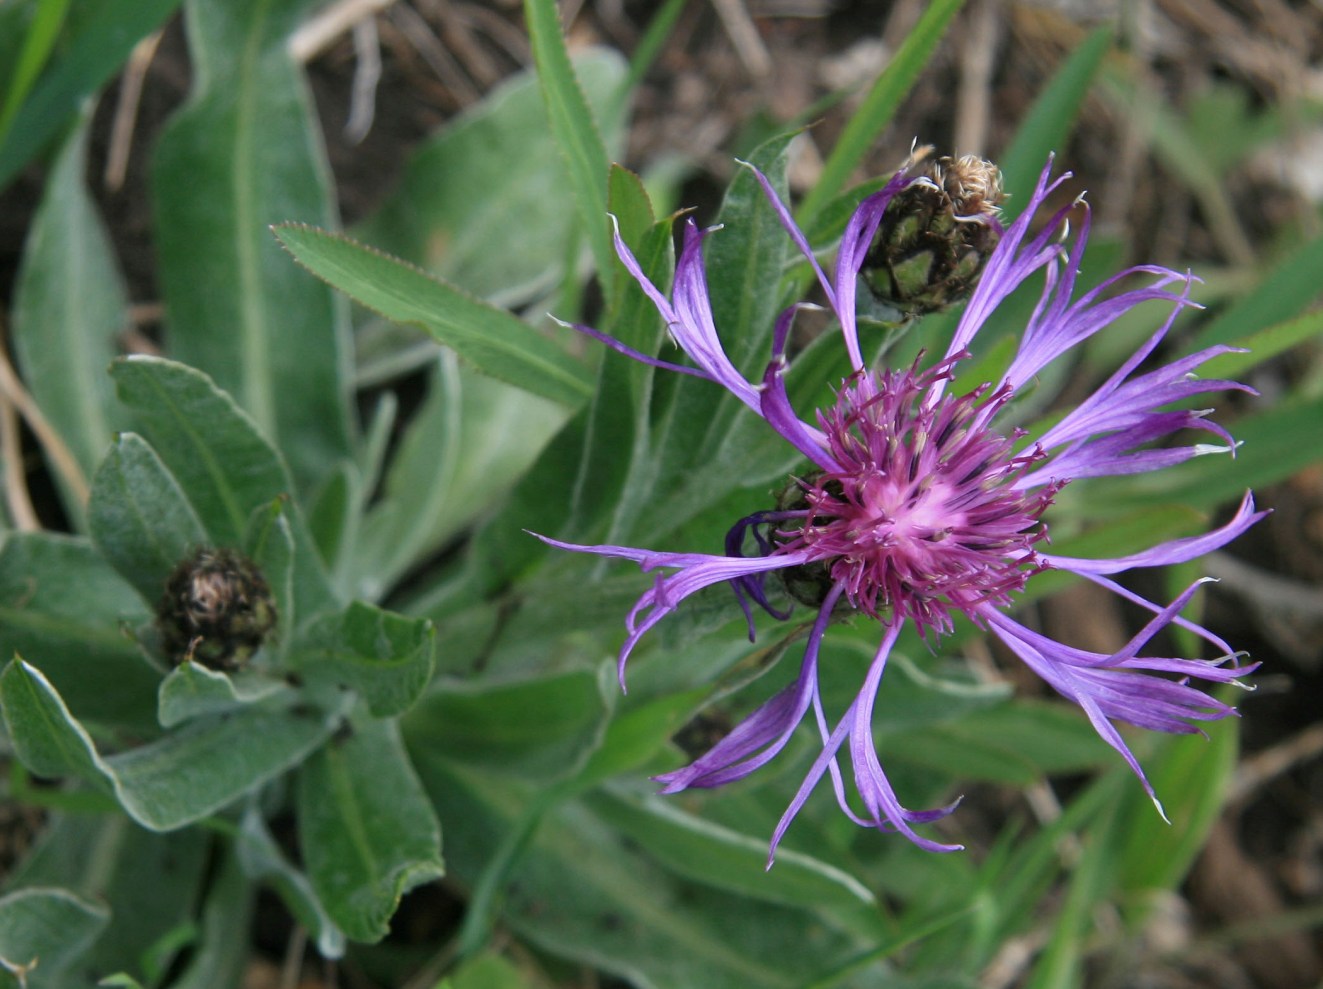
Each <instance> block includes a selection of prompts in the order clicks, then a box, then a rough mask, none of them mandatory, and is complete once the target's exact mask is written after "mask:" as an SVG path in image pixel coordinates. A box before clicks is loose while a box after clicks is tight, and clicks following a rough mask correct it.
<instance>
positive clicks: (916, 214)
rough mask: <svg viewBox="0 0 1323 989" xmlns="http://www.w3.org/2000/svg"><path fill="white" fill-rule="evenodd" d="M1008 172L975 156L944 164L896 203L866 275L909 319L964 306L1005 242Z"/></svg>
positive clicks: (878, 293)
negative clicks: (1003, 218) (1003, 211)
mask: <svg viewBox="0 0 1323 989" xmlns="http://www.w3.org/2000/svg"><path fill="white" fill-rule="evenodd" d="M1004 198H1005V195H1004V193H1003V192H1002V187H1001V171H1000V170H999V169H998V168H997V166H996V165H994V164H992V162H990V161H985V160H983V159H982V158H978V157H976V156H974V155H965V156H964V157H962V158H959V159H953V158H939V159H937V160H936V161H934V162H933V163H931V164H930V165H929V166H928V167H927V169H926V170H925V173H924V175H923V176H921V177H920V178H919V179H917V180H916V181H914V182H912V183H911V184H910V185H908V186H907V187H906V188H904V189H902V190H901V191H900V192H899V193H897V194H896V195H895V197H893V198H892V200H891V202H890V203H889V204H888V205H887V209H886V212H885V213H884V214H883V216H882V223H881V225H880V226H879V227H878V230H877V234H876V235H875V236H874V238H873V243H872V245H871V246H870V247H869V249H868V254H867V255H866V256H865V258H864V264H863V268H862V270H861V271H860V275H861V277H862V278H863V280H864V282H865V283H866V284H867V285H868V287H869V289H871V290H872V293H873V295H874V297H875V298H876V299H877V300H878V301H879V302H882V303H885V304H888V305H891V306H894V307H895V308H896V309H898V310H900V311H901V312H902V313H903V314H905V315H907V316H921V315H923V314H925V313H930V312H937V311H938V310H940V309H945V308H946V307H947V306H949V305H951V304H953V303H956V302H959V301H961V300H962V299H965V298H967V297H968V296H969V294H970V293H971V292H972V291H973V290H974V286H976V285H977V284H978V279H979V275H980V274H982V272H983V266H984V264H986V263H987V260H988V256H989V255H990V254H991V253H992V251H993V248H995V247H996V246H997V242H998V241H999V240H1000V239H1001V233H1002V228H1001V224H1000V223H999V222H998V221H997V215H998V213H999V212H1000V204H1001V202H1002V200H1003V199H1004Z"/></svg>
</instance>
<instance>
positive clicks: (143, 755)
mask: <svg viewBox="0 0 1323 989" xmlns="http://www.w3.org/2000/svg"><path fill="white" fill-rule="evenodd" d="M338 721H339V718H338V716H335V715H324V714H320V713H317V712H314V711H303V710H300V709H297V708H294V709H289V710H284V711H264V710H254V709H252V708H249V709H245V710H242V711H240V712H238V713H235V714H231V715H219V716H213V717H208V718H199V719H197V720H194V721H190V722H188V723H187V724H185V725H184V726H183V727H181V728H179V729H177V730H175V731H173V732H171V733H170V734H168V735H166V736H164V737H163V738H161V739H158V740H157V741H155V742H152V743H150V744H148V745H144V746H142V747H140V748H136V749H130V750H128V751H127V752H121V753H119V754H117V755H113V756H109V757H107V758H106V759H105V764H106V766H107V767H109V769H110V770H111V771H112V772H113V774H114V779H115V790H116V795H117V796H118V797H119V800H120V804H121V805H122V806H123V807H124V809H125V811H127V812H128V813H129V815H130V816H131V817H133V819H134V820H136V821H137V822H138V823H139V824H141V825H143V826H144V827H147V828H151V829H152V830H154V831H169V830H172V829H174V828H178V827H182V826H184V825H185V824H191V823H192V822H194V821H196V820H198V819H200V818H203V817H206V816H207V815H208V814H212V813H214V812H215V811H218V810H220V809H221V808H222V807H224V806H226V805H227V804H229V803H231V802H232V801H234V800H236V799H237V798H239V797H241V796H242V795H243V794H245V793H249V792H252V791H254V790H256V789H257V788H258V787H260V786H261V785H262V784H264V783H266V782H267V781H268V780H272V779H274V778H275V777H277V776H279V775H280V774H281V773H283V772H285V771H287V770H289V769H292V768H293V767H294V766H297V765H299V764H300V763H301V762H302V761H303V760H304V759H306V758H307V757H308V755H309V753H311V752H312V751H313V750H314V749H316V748H317V747H318V746H319V745H321V744H322V743H323V742H325V741H326V739H327V738H328V737H329V736H330V734H331V732H332V731H333V730H334V728H335V726H336V724H337V723H338Z"/></svg>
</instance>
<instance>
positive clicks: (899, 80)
mask: <svg viewBox="0 0 1323 989" xmlns="http://www.w3.org/2000/svg"><path fill="white" fill-rule="evenodd" d="M962 6H964V0H935V2H934V3H930V4H928V5H927V7H926V8H925V10H924V12H923V14H922V16H921V17H920V18H919V20H918V23H916V24H915V25H914V27H913V28H912V29H911V30H910V32H909V34H907V35H906V36H905V41H904V42H903V43H902V44H901V46H900V48H899V49H897V51H896V53H895V55H894V56H893V57H892V58H891V60H890V61H889V62H887V67H886V68H885V69H883V70H882V74H881V75H879V76H878V77H877V79H876V80H875V81H874V83H873V86H872V88H871V89H869V91H868V95H867V96H865V97H864V99H863V102H862V103H860V104H859V109H858V110H856V111H855V113H854V116H853V117H851V118H850V121H849V123H847V124H846V125H845V130H844V131H843V132H842V133H841V136H840V139H839V140H837V142H836V147H835V148H833V149H832V152H831V154H830V155H829V156H828V157H827V161H826V163H825V164H824V165H823V168H822V174H821V175H820V176H819V177H818V182H817V184H816V185H815V186H814V187H813V190H812V191H811V192H810V193H809V194H808V195H807V196H805V197H804V202H803V204H802V205H801V206H800V208H799V214H798V217H797V219H798V220H799V225H800V226H801V227H803V228H805V229H807V228H808V227H810V226H812V224H813V221H814V219H815V218H816V217H817V214H818V212H819V210H821V209H822V207H823V206H825V205H826V204H827V203H828V202H829V201H830V200H831V199H832V198H833V197H835V196H836V194H837V193H839V192H840V191H841V190H842V189H844V188H845V183H846V182H847V181H848V179H849V177H850V173H851V172H853V171H854V169H855V167H856V166H857V165H858V164H859V163H860V162H861V161H863V160H864V155H866V154H867V153H868V150H869V148H871V147H872V146H873V143H874V142H875V141H876V140H877V138H878V136H879V135H880V134H881V133H882V131H883V130H884V129H885V128H886V126H887V124H888V123H890V122H891V118H892V117H893V116H895V113H896V109H897V108H898V107H899V106H900V101H901V100H903V99H904V98H905V96H906V94H907V93H909V91H910V89H911V87H913V85H914V83H915V81H916V80H917V79H918V77H919V73H920V72H922V71H923V67H924V66H925V65H927V64H928V60H929V59H930V58H931V57H932V54H933V52H934V50H936V48H937V43H938V42H939V41H941V40H942V35H943V34H944V33H945V32H946V28H947V26H948V25H949V24H950V23H951V19H952V18H953V17H955V15H956V13H957V12H959V10H960V8H961V7H962Z"/></svg>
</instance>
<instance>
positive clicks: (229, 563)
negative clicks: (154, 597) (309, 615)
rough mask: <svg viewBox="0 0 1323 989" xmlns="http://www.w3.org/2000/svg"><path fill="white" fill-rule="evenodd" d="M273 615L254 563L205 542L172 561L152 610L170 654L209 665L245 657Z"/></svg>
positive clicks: (227, 665)
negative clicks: (162, 589)
mask: <svg viewBox="0 0 1323 989" xmlns="http://www.w3.org/2000/svg"><path fill="white" fill-rule="evenodd" d="M276 620H277V615H276V606H275V602H274V601H273V600H272V597H271V590H270V588H269V587H268V586H267V582H266V578H265V577H264V576H262V571H261V570H259V569H258V567H257V565H256V564H255V563H253V562H252V561H251V560H249V559H248V558H247V557H246V556H243V555H242V554H240V553H238V552H236V551H234V550H231V549H212V548H208V547H202V548H200V549H197V550H195V551H194V552H192V553H191V554H189V556H188V557H186V558H185V559H184V560H183V561H181V562H180V564H179V565H178V566H177V567H175V569H174V572H173V573H172V574H171V575H170V577H169V579H168V580H166V582H165V591H164V593H163V594H162V595H161V602H160V604H159V605H158V606H157V613H156V624H157V627H158V628H159V629H160V631H161V642H162V646H163V648H164V649H165V653H166V655H167V656H168V657H169V658H170V660H171V661H172V662H175V663H184V662H197V663H200V664H202V665H203V666H206V667H208V668H210V669H213V670H234V669H238V668H239V667H240V666H242V665H243V664H244V663H246V662H247V661H248V659H249V657H251V656H252V654H253V653H254V652H256V651H257V649H258V647H260V646H261V645H262V643H263V642H264V641H265V639H266V637H267V636H268V635H269V634H270V633H271V631H272V629H274V628H275V626H276Z"/></svg>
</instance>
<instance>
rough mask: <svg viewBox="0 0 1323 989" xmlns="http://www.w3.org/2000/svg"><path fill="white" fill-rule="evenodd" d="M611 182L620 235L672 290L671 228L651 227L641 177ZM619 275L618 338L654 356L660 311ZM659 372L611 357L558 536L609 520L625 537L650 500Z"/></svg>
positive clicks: (619, 174) (616, 172) (622, 176)
mask: <svg viewBox="0 0 1323 989" xmlns="http://www.w3.org/2000/svg"><path fill="white" fill-rule="evenodd" d="M612 177H613V181H612V195H613V199H612V212H613V214H614V215H617V216H619V220H620V231H621V236H622V237H623V238H624V239H625V242H626V243H628V244H630V245H631V246H632V249H633V250H634V251H635V256H636V257H637V259H638V261H639V264H640V265H642V266H643V270H644V271H645V272H646V273H648V274H649V276H650V277H652V278H653V279H654V284H665V283H666V282H667V281H668V280H669V278H670V275H671V271H672V269H673V267H674V247H673V241H672V236H671V221H670V220H669V219H667V220H663V221H662V222H660V223H652V220H651V212H652V211H651V205H650V204H649V203H648V202H647V197H646V194H645V193H644V192H643V189H642V185H641V184H638V180H637V178H636V177H634V176H633V175H629V174H627V173H623V170H620V169H613V171H612ZM639 197H642V198H641V199H640V198H639ZM617 210H622V211H624V212H625V214H626V215H623V216H620V215H619V213H617V212H616V211H617ZM617 274H618V275H620V276H622V277H623V278H625V279H627V280H628V285H627V286H626V288H625V290H624V291H623V292H622V293H619V294H618V299H619V306H618V308H617V310H616V313H615V314H614V316H613V318H612V321H611V324H612V327H613V335H614V336H615V337H616V339H618V340H620V341H621V342H622V343H624V344H626V345H627V346H631V347H634V348H635V349H637V350H639V351H642V352H643V353H649V354H650V353H655V352H656V350H657V347H658V346H659V344H660V342H661V339H662V336H663V334H664V332H665V331H664V329H663V327H662V324H661V317H660V316H659V315H658V313H657V308H656V306H654V305H653V304H652V302H651V300H649V299H648V298H647V296H646V295H645V294H644V293H643V291H642V290H641V289H640V288H639V287H638V285H637V284H636V283H635V282H634V280H633V278H631V277H630V276H629V275H628V273H627V272H626V271H625V270H624V267H623V266H618V269H617ZM654 373H655V369H654V368H652V367H649V366H648V365H646V364H643V363H641V362H639V361H635V360H632V359H630V358H628V357H625V356H624V355H622V354H614V353H611V354H606V355H604V357H603V360H602V363H601V365H600V367H599V370H598V380H597V389H596V390H595V392H594V394H593V400H592V406H591V407H590V409H589V412H588V424H587V431H588V434H587V442H585V444H584V448H583V457H582V459H581V460H580V462H579V466H578V470H577V473H576V474H575V475H574V486H573V488H572V491H571V494H570V498H569V505H568V507H567V510H566V511H565V513H564V517H563V519H562V520H561V522H560V524H559V525H558V526H557V528H556V530H555V531H556V532H558V533H560V534H562V535H564V536H577V535H578V534H580V533H585V534H586V533H590V532H593V533H595V532H599V531H601V530H600V528H599V527H598V523H599V522H600V521H601V519H602V517H603V516H609V517H610V523H609V524H610V527H611V529H610V531H611V532H613V533H614V532H619V531H623V530H624V528H626V527H627V526H628V524H629V522H630V521H631V520H632V518H633V517H634V516H635V515H636V513H637V512H638V511H640V510H641V509H642V507H643V505H644V503H645V502H646V501H647V498H648V494H649V493H651V489H652V487H653V478H654V469H653V465H652V463H651V456H650V448H651V442H650V438H649V433H648V431H649V423H648V419H649V409H650V404H651V402H650V399H651V395H652V383H653V375H654ZM663 373H665V372H663ZM631 477H633V478H634V480H631ZM611 538H612V537H610V536H608V541H609V540H610V539H611Z"/></svg>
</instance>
